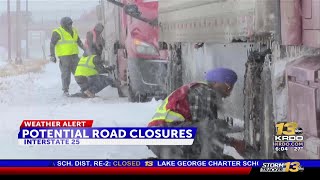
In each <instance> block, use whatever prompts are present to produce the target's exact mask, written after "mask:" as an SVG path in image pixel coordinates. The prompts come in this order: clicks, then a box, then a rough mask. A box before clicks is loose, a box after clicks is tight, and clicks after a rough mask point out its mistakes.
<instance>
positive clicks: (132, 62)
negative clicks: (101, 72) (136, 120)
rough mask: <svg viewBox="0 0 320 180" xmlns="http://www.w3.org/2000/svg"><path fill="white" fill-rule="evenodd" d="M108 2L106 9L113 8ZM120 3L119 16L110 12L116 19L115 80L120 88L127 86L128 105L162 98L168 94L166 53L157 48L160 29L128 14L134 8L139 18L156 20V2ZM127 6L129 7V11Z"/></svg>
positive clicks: (144, 0) (153, 0) (140, 0)
mask: <svg viewBox="0 0 320 180" xmlns="http://www.w3.org/2000/svg"><path fill="white" fill-rule="evenodd" d="M107 2H108V4H107V5H106V6H105V8H104V9H105V10H107V9H108V8H107V6H108V7H110V6H112V5H113V6H115V4H112V3H111V2H110V1H109V0H108V1H107ZM120 3H121V4H122V5H124V6H122V7H121V5H120V7H121V8H119V11H118V12H119V13H118V14H117V13H113V15H114V16H119V18H118V21H119V29H118V31H119V37H118V38H116V40H117V42H114V43H115V45H114V52H115V54H116V57H115V58H116V64H117V67H118V77H119V78H120V80H121V82H122V85H124V86H127V88H128V94H127V95H128V96H129V100H130V101H131V102H137V101H139V102H140V101H147V100H150V99H151V98H156V99H163V98H164V97H166V95H167V94H166V74H167V60H168V55H167V53H166V50H162V49H160V48H159V37H158V35H159V27H158V25H157V24H156V25H151V24H150V23H148V22H144V21H143V20H141V19H139V18H135V17H133V16H132V15H129V14H128V11H131V10H132V8H133V9H135V8H136V9H137V10H138V12H139V17H143V18H144V19H147V20H150V21H152V20H155V21H156V20H157V18H158V1H155V0H131V1H129V0H122V1H120ZM118 6H119V5H118ZM126 7H131V10H130V9H129V10H128V8H126ZM109 9H110V8H109ZM115 12H116V11H115ZM109 15H110V14H109ZM107 28H108V27H106V29H107ZM111 28H113V27H111ZM106 41H108V39H107V38H106Z"/></svg>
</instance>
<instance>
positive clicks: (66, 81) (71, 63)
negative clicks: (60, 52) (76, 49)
mask: <svg viewBox="0 0 320 180" xmlns="http://www.w3.org/2000/svg"><path fill="white" fill-rule="evenodd" d="M59 59H60V63H59V67H60V71H61V80H62V90H63V91H65V92H66V91H69V86H70V81H71V73H72V74H74V73H75V71H76V68H77V65H78V62H79V57H78V55H77V54H75V55H70V56H60V57H59Z"/></svg>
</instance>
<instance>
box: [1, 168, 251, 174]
mask: <svg viewBox="0 0 320 180" xmlns="http://www.w3.org/2000/svg"><path fill="white" fill-rule="evenodd" d="M251 169H252V168H251V167H125V168H118V167H1V168H0V174H1V175H9V174H16V175H49V174H56V175H59V174H61V175H67V174H70V175H78V174H79V175H104V174H106V175H248V174H249V173H250V172H251Z"/></svg>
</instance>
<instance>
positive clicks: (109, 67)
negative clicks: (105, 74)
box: [106, 65, 116, 72]
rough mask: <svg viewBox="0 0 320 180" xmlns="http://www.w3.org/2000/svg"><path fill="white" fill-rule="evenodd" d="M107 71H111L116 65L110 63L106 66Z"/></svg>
mask: <svg viewBox="0 0 320 180" xmlns="http://www.w3.org/2000/svg"><path fill="white" fill-rule="evenodd" d="M106 69H107V71H109V72H112V71H114V70H115V69H116V65H111V66H107V67H106Z"/></svg>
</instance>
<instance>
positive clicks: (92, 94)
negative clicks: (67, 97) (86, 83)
mask: <svg viewBox="0 0 320 180" xmlns="http://www.w3.org/2000/svg"><path fill="white" fill-rule="evenodd" d="M84 94H86V95H87V96H88V97H89V98H94V97H95V94H94V93H92V92H91V91H89V90H86V91H84Z"/></svg>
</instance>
